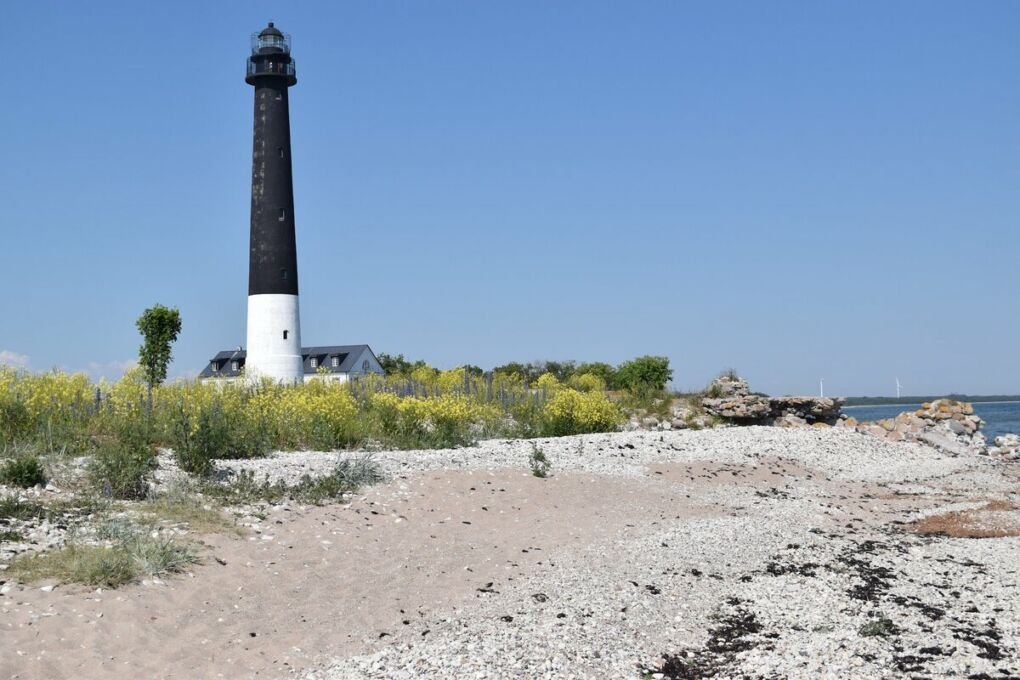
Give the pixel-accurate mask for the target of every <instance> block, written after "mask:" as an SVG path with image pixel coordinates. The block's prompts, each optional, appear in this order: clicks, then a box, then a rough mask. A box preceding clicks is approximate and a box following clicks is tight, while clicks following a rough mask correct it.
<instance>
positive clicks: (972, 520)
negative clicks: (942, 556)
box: [910, 500, 1020, 538]
mask: <svg viewBox="0 0 1020 680" xmlns="http://www.w3.org/2000/svg"><path fill="white" fill-rule="evenodd" d="M1018 509H1020V507H1018V506H1017V505H1016V504H1014V503H1011V502H1009V501H1002V500H997V501H990V502H988V503H986V504H985V506H984V507H982V508H978V509H976V510H962V511H957V512H947V513H944V514H941V515H931V516H929V517H925V518H924V519H920V520H918V521H916V522H914V523H913V524H912V525H911V527H910V528H911V530H913V531H915V532H917V533H919V534H922V535H925V536H947V537H949V538H1006V537H1007V536H1020V514H1015V515H1006V516H1005V517H1003V516H1002V515H1001V514H999V513H1008V512H1012V511H1015V510H1018Z"/></svg>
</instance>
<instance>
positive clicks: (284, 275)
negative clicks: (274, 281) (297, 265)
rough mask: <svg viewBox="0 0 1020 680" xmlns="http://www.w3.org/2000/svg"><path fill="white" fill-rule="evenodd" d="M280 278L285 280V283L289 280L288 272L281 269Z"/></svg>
mask: <svg viewBox="0 0 1020 680" xmlns="http://www.w3.org/2000/svg"><path fill="white" fill-rule="evenodd" d="M280 278H281V279H283V280H284V281H286V280H287V270H286V269H281V270H280Z"/></svg>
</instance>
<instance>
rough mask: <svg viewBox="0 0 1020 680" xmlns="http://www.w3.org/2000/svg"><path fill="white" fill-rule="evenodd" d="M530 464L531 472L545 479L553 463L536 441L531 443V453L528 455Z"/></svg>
mask: <svg viewBox="0 0 1020 680" xmlns="http://www.w3.org/2000/svg"><path fill="white" fill-rule="evenodd" d="M528 464H529V465H530V466H531V474H533V475H534V476H535V477H539V478H541V479H544V478H545V477H548V476H549V468H551V467H552V463H550V462H549V459H548V458H546V455H545V451H543V450H542V447H541V446H538V445H537V444H535V443H532V444H531V455H530V456H528Z"/></svg>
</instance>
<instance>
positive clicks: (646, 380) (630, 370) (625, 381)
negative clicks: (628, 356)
mask: <svg viewBox="0 0 1020 680" xmlns="http://www.w3.org/2000/svg"><path fill="white" fill-rule="evenodd" d="M672 377H673V369H671V368H670V367H669V357H656V356H643V357H638V358H637V359H632V360H630V361H625V362H623V363H622V364H620V365H619V367H618V368H617V369H616V384H617V385H619V386H620V387H624V388H626V389H628V390H630V391H631V392H633V393H635V394H640V393H647V392H650V391H653V390H655V391H661V390H664V389H666V383H667V382H669V381H670V379H671V378H672Z"/></svg>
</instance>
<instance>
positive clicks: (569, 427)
mask: <svg viewBox="0 0 1020 680" xmlns="http://www.w3.org/2000/svg"><path fill="white" fill-rule="evenodd" d="M622 418H623V416H622V414H621V413H620V410H619V409H618V408H617V407H616V405H615V404H613V402H611V401H609V399H608V398H606V396H605V394H603V393H601V392H588V393H582V392H578V391H576V390H569V389H567V390H560V391H559V392H557V393H556V394H555V395H553V397H552V399H550V400H549V402H548V403H547V404H546V405H545V407H544V408H543V409H542V433H543V434H545V435H548V436H553V437H558V436H564V435H571V434H585V433H588V432H609V431H612V430H615V429H616V428H617V426H618V425H619V423H620V421H621V420H622Z"/></svg>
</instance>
